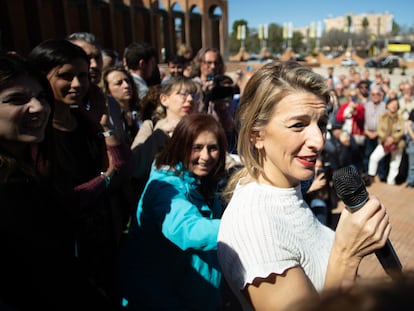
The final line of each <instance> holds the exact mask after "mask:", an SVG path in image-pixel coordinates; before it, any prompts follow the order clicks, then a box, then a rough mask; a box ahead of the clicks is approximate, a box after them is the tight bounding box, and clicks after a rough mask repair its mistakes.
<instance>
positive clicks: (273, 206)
mask: <svg viewBox="0 0 414 311" xmlns="http://www.w3.org/2000/svg"><path fill="white" fill-rule="evenodd" d="M333 239H334V232H333V231H332V230H331V229H330V228H328V227H326V226H324V225H323V224H321V223H320V222H319V221H318V220H317V219H316V218H315V216H314V215H313V213H312V211H311V210H310V208H309V206H308V205H307V203H306V202H305V201H304V200H303V197H302V193H301V189H300V186H297V187H295V188H287V189H284V188H276V187H273V186H270V185H265V184H259V183H255V182H253V183H249V184H246V185H240V184H239V185H237V187H236V190H235V193H234V195H233V197H232V199H231V200H230V202H229V204H228V206H227V208H226V210H225V212H224V215H223V217H222V220H221V224H220V230H219V235H218V256H219V261H220V265H221V268H222V271H223V275H224V276H225V278H226V280H227V282H228V283H229V285H230V287H231V289H232V290H233V292H234V293H235V294H236V296H237V297H238V299H239V301H240V302H241V305H242V306H243V310H253V308H252V306H251V305H250V303H249V302H248V301H247V300H246V299H245V297H244V295H242V293H241V290H243V289H244V288H245V287H246V285H247V284H252V282H253V280H254V279H255V278H257V277H261V278H266V277H267V276H269V275H270V274H271V273H276V274H282V273H283V272H284V271H286V270H287V269H289V268H292V267H294V266H298V265H300V266H301V267H302V268H303V270H304V271H305V273H306V275H307V276H308V277H309V279H310V280H311V282H312V283H313V285H314V286H315V288H316V290H318V291H321V290H322V288H323V285H324V281H325V274H326V270H327V266H328V258H329V254H330V251H331V247H332V244H333Z"/></svg>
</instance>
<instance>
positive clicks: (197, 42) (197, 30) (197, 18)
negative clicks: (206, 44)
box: [190, 5, 203, 52]
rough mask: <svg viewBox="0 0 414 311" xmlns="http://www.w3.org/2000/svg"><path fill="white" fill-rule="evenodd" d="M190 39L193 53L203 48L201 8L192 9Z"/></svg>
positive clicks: (194, 7)
mask: <svg viewBox="0 0 414 311" xmlns="http://www.w3.org/2000/svg"><path fill="white" fill-rule="evenodd" d="M190 31H191V34H190V37H191V45H192V46H191V47H192V49H193V51H195V52H196V51H198V50H199V49H201V48H202V47H203V42H202V33H201V13H200V10H199V8H198V7H197V6H196V5H194V6H192V7H191V9H190Z"/></svg>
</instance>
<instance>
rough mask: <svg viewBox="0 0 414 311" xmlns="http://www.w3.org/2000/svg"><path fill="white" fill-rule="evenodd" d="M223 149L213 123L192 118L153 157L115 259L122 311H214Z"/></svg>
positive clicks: (210, 119) (217, 286)
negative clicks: (153, 160)
mask: <svg viewBox="0 0 414 311" xmlns="http://www.w3.org/2000/svg"><path fill="white" fill-rule="evenodd" d="M188 97H189V96H188ZM226 147H227V146H226V138H225V135H224V132H223V129H222V128H221V125H220V123H218V122H217V121H216V119H215V118H214V117H213V116H211V115H209V114H199V113H195V114H190V115H188V116H185V117H183V118H182V119H181V121H180V122H179V123H178V125H177V127H176V128H175V130H174V133H173V135H172V137H171V140H170V141H169V143H168V144H167V145H166V146H165V148H164V149H163V151H162V152H161V153H160V154H159V156H158V157H157V158H156V162H155V165H154V166H153V168H152V170H151V175H150V177H149V180H148V182H147V184H146V186H145V189H144V192H143V194H142V196H141V199H140V201H139V203H138V209H137V213H136V216H135V217H134V218H133V220H132V224H131V227H130V230H129V233H128V236H127V239H126V241H125V244H124V245H125V247H124V250H123V251H122V254H121V270H122V273H121V286H120V287H121V296H122V304H123V307H124V308H125V310H130V311H133V310H154V311H155V310H198V311H201V310H205V311H207V310H209V311H213V310H218V304H219V293H220V284H221V272H220V267H219V265H218V262H217V254H216V250H217V233H218V228H219V223H220V220H219V218H220V216H221V214H222V206H221V203H220V200H219V198H218V195H217V185H218V181H219V180H220V178H221V177H222V176H223V174H224V171H225V158H226Z"/></svg>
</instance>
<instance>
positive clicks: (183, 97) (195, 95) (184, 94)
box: [177, 91, 200, 101]
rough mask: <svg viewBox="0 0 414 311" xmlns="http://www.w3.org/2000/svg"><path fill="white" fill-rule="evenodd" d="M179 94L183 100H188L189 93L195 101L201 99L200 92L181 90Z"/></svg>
mask: <svg viewBox="0 0 414 311" xmlns="http://www.w3.org/2000/svg"><path fill="white" fill-rule="evenodd" d="M177 95H179V96H180V97H181V98H182V99H183V100H186V99H187V97H188V95H191V98H192V99H193V100H194V101H198V100H199V99H200V94H198V93H189V92H184V91H181V92H178V93H177Z"/></svg>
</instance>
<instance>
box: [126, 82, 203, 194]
mask: <svg viewBox="0 0 414 311" xmlns="http://www.w3.org/2000/svg"><path fill="white" fill-rule="evenodd" d="M158 98H159V102H158V104H157V106H155V108H154V111H153V113H152V117H151V118H149V119H147V120H143V123H142V125H141V127H140V129H139V131H138V133H137V135H136V136H135V138H134V140H133V142H132V145H131V150H132V153H133V158H134V163H135V169H134V174H133V176H134V179H135V180H136V182H137V185H136V186H137V193H140V192H141V191H142V189H143V186H144V185H145V182H146V181H147V179H148V176H149V173H150V170H151V164H152V162H153V160H154V158H155V156H156V154H157V153H158V152H159V151H161V150H162V149H163V148H164V147H165V145H166V144H167V142H168V141H169V140H170V137H171V135H172V132H173V131H174V129H175V126H176V125H177V123H178V122H179V121H180V120H181V118H182V117H184V116H186V115H188V114H190V113H193V112H195V111H198V107H199V100H200V86H199V85H198V84H197V83H196V82H194V81H193V80H191V79H189V78H185V77H174V78H172V79H171V80H169V81H168V82H166V83H165V84H163V85H162V86H161V87H160V90H159V96H158ZM144 99H145V97H144ZM144 101H145V100H144ZM147 114H148V112H147V113H145V115H147ZM143 115H144V114H143Z"/></svg>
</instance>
